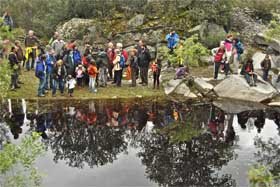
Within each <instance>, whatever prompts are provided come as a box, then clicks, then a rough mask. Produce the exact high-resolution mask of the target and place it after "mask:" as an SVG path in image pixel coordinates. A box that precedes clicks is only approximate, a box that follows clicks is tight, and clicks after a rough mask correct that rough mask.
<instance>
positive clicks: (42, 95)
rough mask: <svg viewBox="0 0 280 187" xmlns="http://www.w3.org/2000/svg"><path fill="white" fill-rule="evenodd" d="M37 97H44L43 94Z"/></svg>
mask: <svg viewBox="0 0 280 187" xmlns="http://www.w3.org/2000/svg"><path fill="white" fill-rule="evenodd" d="M38 97H46V96H45V95H44V94H41V95H38Z"/></svg>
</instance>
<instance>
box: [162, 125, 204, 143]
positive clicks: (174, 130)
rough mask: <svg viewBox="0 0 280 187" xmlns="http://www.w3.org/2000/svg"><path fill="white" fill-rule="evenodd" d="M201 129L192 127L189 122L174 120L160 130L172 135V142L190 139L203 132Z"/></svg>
mask: <svg viewBox="0 0 280 187" xmlns="http://www.w3.org/2000/svg"><path fill="white" fill-rule="evenodd" d="M201 132H202V131H201V130H199V129H196V128H194V127H192V125H191V124H189V123H186V124H184V123H180V122H174V123H173V124H170V125H168V126H166V127H164V128H163V129H161V130H160V133H161V134H164V135H168V136H169V137H170V143H180V142H187V141H190V140H191V139H192V138H194V137H197V136H199V135H200V134H201Z"/></svg>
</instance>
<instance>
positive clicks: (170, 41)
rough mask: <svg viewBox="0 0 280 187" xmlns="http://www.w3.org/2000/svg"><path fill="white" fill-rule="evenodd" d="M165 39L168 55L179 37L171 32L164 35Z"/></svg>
mask: <svg viewBox="0 0 280 187" xmlns="http://www.w3.org/2000/svg"><path fill="white" fill-rule="evenodd" d="M165 39H166V41H167V47H168V48H169V49H170V53H173V51H174V49H175V48H176V47H177V44H178V43H179V39H180V38H179V35H178V34H177V33H176V32H175V31H171V32H170V33H169V34H167V35H166V37H165Z"/></svg>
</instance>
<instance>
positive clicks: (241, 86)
mask: <svg viewBox="0 0 280 187" xmlns="http://www.w3.org/2000/svg"><path fill="white" fill-rule="evenodd" d="M214 91H215V93H216V94H217V95H218V96H219V97H222V98H230V99H237V100H245V101H252V102H262V101H265V100H267V99H271V98H272V97H274V96H275V95H276V94H277V90H276V89H275V88H273V87H272V86H271V85H270V84H269V83H267V82H260V83H259V82H258V83H257V86H256V87H250V86H249V85H248V84H247V82H246V80H245V78H244V77H243V76H239V75H232V76H230V77H229V78H227V79H225V80H223V81H222V82H221V83H219V84H218V85H217V86H216V87H215V88H214Z"/></svg>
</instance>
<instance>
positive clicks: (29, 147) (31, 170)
mask: <svg viewBox="0 0 280 187" xmlns="http://www.w3.org/2000/svg"><path fill="white" fill-rule="evenodd" d="M1 125H4V124H1ZM39 138H40V134H38V133H32V135H31V136H27V137H25V138H24V139H23V140H22V142H21V143H20V145H15V144H5V145H4V148H3V150H2V151H0V173H1V175H0V185H1V186H3V187H26V186H40V184H41V180H42V176H41V174H40V173H39V172H38V170H37V169H36V168H35V167H34V164H35V161H36V158H38V156H40V155H42V154H43V153H44V146H43V144H42V143H41V142H40V141H38V139H39Z"/></svg>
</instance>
